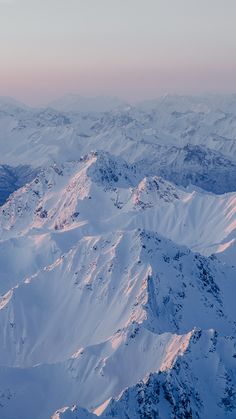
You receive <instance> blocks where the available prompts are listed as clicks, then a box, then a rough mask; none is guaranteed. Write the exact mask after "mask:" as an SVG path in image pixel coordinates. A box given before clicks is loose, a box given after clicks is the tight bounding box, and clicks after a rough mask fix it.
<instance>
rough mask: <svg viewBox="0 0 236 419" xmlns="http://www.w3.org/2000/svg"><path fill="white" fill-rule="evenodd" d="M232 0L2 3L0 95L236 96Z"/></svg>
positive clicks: (32, 99) (235, 3) (36, 99)
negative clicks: (220, 93)
mask: <svg viewBox="0 0 236 419" xmlns="http://www.w3.org/2000/svg"><path fill="white" fill-rule="evenodd" d="M235 22H236V0H0V96H2V95H7V96H13V97H15V98H18V99H21V100H24V101H26V102H28V103H41V102H45V101H48V100H50V99H52V98H54V97H57V96H60V95H62V94H65V93H68V92H71V93H79V94H82V95H100V94H104V95H118V96H120V97H122V98H126V99H130V100H136V99H145V98H153V97H155V96H158V95H160V94H162V93H164V92H171V93H203V92H227V93H229V92H232V93H236V23H235Z"/></svg>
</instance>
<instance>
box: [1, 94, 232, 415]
mask: <svg viewBox="0 0 236 419" xmlns="http://www.w3.org/2000/svg"><path fill="white" fill-rule="evenodd" d="M0 150H1V155H0V204H1V207H0V261H1V280H0V296H1V297H0V325H1V327H0V354H1V355H0V359H1V362H0V370H1V373H0V417H1V418H3V419H13V418H16V417H17V419H32V418H34V419H47V418H51V417H53V419H62V418H63V419H67V418H72V419H76V418H77V419H79V418H96V417H97V416H98V415H99V416H100V417H101V418H114V417H115V418H119V419H123V418H129V419H135V418H137V419H143V418H149V419H152V418H161V419H169V418H173V419H177V418H194V419H195V418H196V419H197V418H199V419H209V418H217V417H218V418H221V419H223V418H232V419H233V418H235V416H236V341H235V337H236V334H235V331H236V330H235V329H236V323H235V315H236V309H235V301H234V300H235V292H236V265H235V257H236V247H235V246H236V245H235V238H236V230H235V227H236V95H231V96H230V95H229V96H216V95H208V96H203V97H189V96H172V95H165V96H163V97H161V98H159V99H157V100H153V101H146V102H142V103H137V104H128V103H126V102H123V101H120V100H119V99H117V98H106V97H102V98H100V97H96V98H89V99H86V98H81V97H77V96H76V95H67V96H66V97H64V98H61V99H58V100H56V101H54V102H52V103H50V104H49V105H48V106H47V107H40V108H32V107H29V106H25V105H22V104H21V103H19V102H17V101H14V100H12V99H8V98H1V99H0Z"/></svg>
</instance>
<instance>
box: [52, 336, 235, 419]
mask: <svg viewBox="0 0 236 419" xmlns="http://www.w3.org/2000/svg"><path fill="white" fill-rule="evenodd" d="M235 371H236V353H235V340H232V338H221V337H220V338H219V337H218V335H217V332H216V331H215V330H212V329H211V330H208V331H201V330H198V331H194V332H193V333H192V336H191V338H190V342H189V346H188V349H187V351H185V353H184V354H183V356H180V357H178V358H177V360H176V362H175V364H174V366H173V367H172V368H171V369H168V370H166V371H160V372H159V373H155V374H150V375H149V376H147V377H146V378H145V379H144V380H143V381H141V382H139V383H138V384H137V385H135V386H134V387H131V388H129V389H127V390H125V391H124V392H123V393H122V394H121V395H120V396H119V397H118V398H117V399H112V400H111V401H110V402H109V400H108V401H107V403H104V405H103V406H101V408H100V409H98V411H100V412H101V413H102V414H101V415H100V416H99V417H100V418H102V419H105V418H119V419H125V418H126V419H127V418H130V419H131V418H132V419H144V418H148V419H153V418H163V419H169V418H176V419H177V418H186V419H187V418H194V419H197V418H204V419H207V418H217V417H219V418H232V419H233V418H234V417H235V409H236V400H235V390H236V386H235V380H236V376H235ZM104 409H105V410H104ZM84 414H85V413H84ZM86 414H87V416H85V417H88V418H91V419H92V418H93V417H94V416H93V414H92V413H89V412H86ZM80 415H81V412H80V408H77V407H76V406H74V408H72V409H70V408H64V409H62V410H61V411H57V412H56V413H55V415H54V416H53V418H54V419H79V418H80V417H83V416H82V415H81V416H80Z"/></svg>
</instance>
